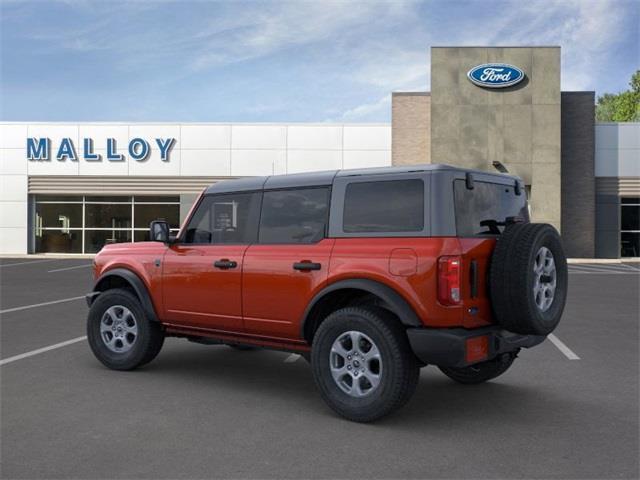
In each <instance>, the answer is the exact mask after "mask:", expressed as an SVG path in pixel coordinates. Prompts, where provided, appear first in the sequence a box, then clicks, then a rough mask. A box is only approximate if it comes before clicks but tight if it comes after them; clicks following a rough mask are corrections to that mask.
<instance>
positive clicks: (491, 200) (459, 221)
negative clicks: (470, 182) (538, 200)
mask: <svg viewBox="0 0 640 480" xmlns="http://www.w3.org/2000/svg"><path fill="white" fill-rule="evenodd" d="M453 183H454V196H455V208H456V230H457V232H458V236H460V237H473V236H476V235H489V234H491V231H490V230H489V227H487V226H483V225H480V223H481V222H483V221H486V220H495V221H496V222H504V221H505V220H506V219H507V217H516V216H519V217H522V218H523V219H524V220H525V221H528V220H529V212H528V210H527V200H526V196H525V195H524V192H523V193H522V194H521V195H516V194H515V192H514V187H512V186H509V185H500V184H497V183H485V182H478V181H476V182H474V188H473V190H469V189H468V188H467V186H466V182H465V181H464V180H455V181H454V182H453ZM500 229H502V227H500Z"/></svg>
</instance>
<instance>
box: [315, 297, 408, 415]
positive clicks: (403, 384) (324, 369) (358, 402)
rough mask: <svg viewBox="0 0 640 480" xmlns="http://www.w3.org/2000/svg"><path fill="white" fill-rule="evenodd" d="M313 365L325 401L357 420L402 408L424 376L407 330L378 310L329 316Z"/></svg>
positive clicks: (317, 337) (346, 311)
mask: <svg viewBox="0 0 640 480" xmlns="http://www.w3.org/2000/svg"><path fill="white" fill-rule="evenodd" d="M311 367H312V370H313V375H314V379H315V381H316V385H317V386H318V389H319V390H320V394H321V395H322V398H323V399H324V400H325V402H327V404H328V405H329V406H330V407H331V408H332V409H333V410H334V411H335V412H337V413H338V414H340V415H342V416H343V417H345V418H347V419H349V420H353V421H357V422H370V421H373V420H376V419H379V418H381V417H383V416H385V415H387V414H389V413H391V412H393V411H394V410H396V409H398V408H400V407H401V406H402V405H404V404H405V403H406V402H407V401H408V400H409V398H410V397H411V395H412V394H413V392H414V391H415V388H416V385H417V383H418V377H419V368H418V364H417V362H416V359H415V358H414V356H413V353H412V351H411V348H410V346H409V342H408V340H407V336H406V333H405V332H404V329H403V328H402V326H401V325H400V324H399V323H398V320H397V319H396V318H395V317H394V316H393V315H391V314H390V313H389V312H387V311H386V310H383V309H381V308H376V307H347V308H343V309H340V310H337V311H336V312H334V313H332V314H331V315H329V317H327V319H326V320H324V321H323V322H322V323H321V324H320V327H319V328H318V331H317V333H316V335H315V337H314V340H313V346H312V351H311Z"/></svg>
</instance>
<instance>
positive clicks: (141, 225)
mask: <svg viewBox="0 0 640 480" xmlns="http://www.w3.org/2000/svg"><path fill="white" fill-rule="evenodd" d="M158 218H163V219H165V220H166V221H167V222H169V225H170V226H171V231H172V233H176V232H177V229H178V228H179V227H180V197H179V196H176V195H173V196H159V195H137V196H135V197H132V196H130V195H128V196H125V195H123V196H107V195H93V196H81V195H77V196H71V195H37V196H36V197H35V215H34V219H33V225H32V228H33V235H34V243H35V245H34V246H35V251H36V252H38V253H40V252H56V253H96V252H98V251H99V250H100V249H101V248H102V247H103V246H104V245H105V244H108V243H120V242H133V241H144V240H148V237H149V235H148V231H147V230H148V228H149V223H151V221H152V220H155V219H158ZM134 219H135V220H134ZM134 222H135V225H134V224H133V223H134Z"/></svg>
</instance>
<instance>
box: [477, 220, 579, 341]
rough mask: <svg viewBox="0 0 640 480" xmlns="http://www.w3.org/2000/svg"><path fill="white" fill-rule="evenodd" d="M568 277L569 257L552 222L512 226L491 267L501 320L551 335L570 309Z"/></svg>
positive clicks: (492, 291) (514, 329) (513, 326)
mask: <svg viewBox="0 0 640 480" xmlns="http://www.w3.org/2000/svg"><path fill="white" fill-rule="evenodd" d="M567 278H568V273H567V259H566V257H565V254H564V251H563V249H562V243H561V240H560V235H559V234H558V231H557V230H556V229H555V228H554V227H552V226H551V225H549V224H546V223H516V224H512V225H509V226H507V227H506V228H505V230H504V232H503V234H502V235H500V237H499V238H498V241H497V243H496V247H495V250H494V252H493V256H492V258H491V265H490V269H489V288H490V297H491V303H492V305H493V311H494V315H495V317H496V320H497V321H498V323H500V324H501V325H502V326H503V327H504V328H505V329H507V330H509V331H512V332H516V333H522V334H533V335H548V334H550V333H551V332H552V331H553V330H554V329H555V328H556V326H557V325H558V322H559V321H560V317H561V316H562V312H563V310H564V305H565V302H566V299H567Z"/></svg>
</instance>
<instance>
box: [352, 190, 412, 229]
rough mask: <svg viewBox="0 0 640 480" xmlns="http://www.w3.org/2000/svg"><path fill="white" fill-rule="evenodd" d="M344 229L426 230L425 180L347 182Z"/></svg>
mask: <svg viewBox="0 0 640 480" xmlns="http://www.w3.org/2000/svg"><path fill="white" fill-rule="evenodd" d="M343 230H344V231H345V232H347V233H367V232H420V231H422V230H424V183H423V181H422V180H419V179H410V180H389V181H379V182H357V183H350V184H349V185H347V189H346V192H345V197H344V214H343Z"/></svg>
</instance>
